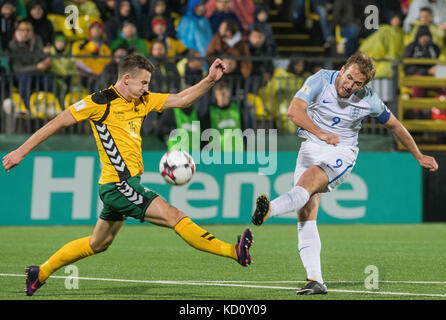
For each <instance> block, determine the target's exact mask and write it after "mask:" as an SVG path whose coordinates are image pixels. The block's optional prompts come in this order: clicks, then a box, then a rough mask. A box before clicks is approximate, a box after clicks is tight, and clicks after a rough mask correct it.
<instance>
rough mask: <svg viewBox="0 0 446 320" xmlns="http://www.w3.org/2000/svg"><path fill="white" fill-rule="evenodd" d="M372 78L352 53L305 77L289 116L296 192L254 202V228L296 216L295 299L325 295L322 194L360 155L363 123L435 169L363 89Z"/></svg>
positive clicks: (369, 66) (362, 57) (369, 65)
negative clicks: (294, 136)
mask: <svg viewBox="0 0 446 320" xmlns="http://www.w3.org/2000/svg"><path fill="white" fill-rule="evenodd" d="M374 75H375V64H374V62H373V60H372V59H371V58H370V57H369V56H367V55H366V54H364V53H360V52H357V53H355V54H353V55H352V56H351V57H350V58H349V59H348V60H347V62H346V63H345V65H344V66H343V67H342V68H341V69H340V70H339V71H336V70H325V69H322V70H320V71H319V72H317V73H315V74H314V75H312V76H310V77H308V79H307V80H306V81H305V83H304V85H303V86H302V88H301V89H300V90H299V91H298V92H297V93H296V95H295V96H294V99H293V100H292V101H291V104H290V107H289V110H288V117H289V118H290V119H291V120H292V121H293V122H294V123H295V124H296V125H297V126H298V127H300V129H299V131H298V135H299V136H300V137H302V138H304V139H305V140H306V141H304V142H303V143H302V145H301V148H300V150H299V153H298V157H297V163H296V169H295V172H294V184H293V185H294V187H293V188H292V189H291V190H290V191H288V192H287V193H285V194H283V195H281V196H279V197H278V198H276V199H274V200H272V201H271V202H270V201H269V199H268V198H267V197H266V196H265V195H261V196H259V197H258V198H257V203H256V209H255V212H254V214H253V216H252V222H253V223H254V224H255V225H261V224H262V223H263V221H265V220H266V219H267V218H270V217H275V216H279V215H281V214H284V213H287V212H290V211H297V216H298V227H297V230H298V250H299V254H300V257H301V260H302V263H303V266H304V267H305V269H306V272H307V283H306V284H305V286H304V287H303V288H301V289H299V290H298V291H297V292H296V294H325V293H327V288H326V286H325V284H324V281H323V278H322V272H321V262H320V252H321V241H320V238H319V233H318V229H317V225H316V219H317V212H318V208H319V202H320V199H321V193H323V192H330V191H332V190H333V189H334V188H336V187H337V186H338V185H339V184H341V183H342V182H343V181H344V180H345V178H346V177H347V176H348V175H349V173H350V172H351V170H352V169H353V167H354V165H355V162H356V158H357V156H358V151H359V148H358V146H357V144H358V132H359V130H360V128H361V121H362V120H363V119H364V118H365V117H367V116H372V117H375V119H377V120H378V122H379V123H381V124H383V125H384V126H385V127H386V128H388V129H389V130H390V131H392V133H393V134H394V135H395V137H396V138H397V139H398V140H399V141H400V142H401V143H402V144H403V145H404V146H405V147H406V148H407V150H408V151H409V152H410V153H411V154H412V155H413V156H414V157H415V159H416V160H417V161H418V162H419V164H420V165H421V166H423V167H425V168H428V169H429V170H430V171H435V170H437V169H438V164H437V162H436V161H435V159H434V158H433V157H430V156H427V155H423V154H422V153H421V152H420V150H419V149H418V147H417V145H416V143H415V141H414V140H413V138H412V136H411V135H410V134H409V132H408V131H407V130H406V129H405V128H404V126H403V125H402V124H401V122H399V121H398V120H397V119H396V118H395V116H394V115H393V114H392V113H391V112H390V111H389V109H388V108H387V106H386V105H385V104H384V103H383V102H382V101H381V99H380V98H379V97H378V95H377V94H376V93H375V92H373V90H372V89H370V88H369V87H366V84H367V83H368V82H369V81H370V80H371V79H372V78H373V77H374Z"/></svg>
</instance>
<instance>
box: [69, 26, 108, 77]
mask: <svg viewBox="0 0 446 320" xmlns="http://www.w3.org/2000/svg"><path fill="white" fill-rule="evenodd" d="M111 54H112V52H111V50H110V48H109V47H108V46H107V45H106V44H105V33H104V25H103V24H102V23H101V22H98V21H95V22H93V23H92V24H90V26H89V28H88V40H78V41H76V42H74V43H73V55H74V56H92V57H77V58H76V66H77V68H78V70H79V71H80V72H81V73H83V74H88V75H98V74H100V73H102V71H103V70H104V68H105V66H106V65H107V64H109V63H110V61H111V58H110V56H111ZM101 57H103V58H101Z"/></svg>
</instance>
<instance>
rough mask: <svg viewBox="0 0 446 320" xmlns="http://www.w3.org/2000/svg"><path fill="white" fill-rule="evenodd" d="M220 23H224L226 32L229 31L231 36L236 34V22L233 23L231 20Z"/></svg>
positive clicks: (237, 29) (237, 27)
mask: <svg viewBox="0 0 446 320" xmlns="http://www.w3.org/2000/svg"><path fill="white" fill-rule="evenodd" d="M222 23H226V30H228V31H231V33H232V34H236V33H237V31H239V26H238V24H237V21H235V19H233V18H229V19H226V20H223V22H222Z"/></svg>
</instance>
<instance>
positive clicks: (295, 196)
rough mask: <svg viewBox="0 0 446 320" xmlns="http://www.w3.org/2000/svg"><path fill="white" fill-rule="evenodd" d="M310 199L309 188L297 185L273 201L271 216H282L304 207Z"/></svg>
mask: <svg viewBox="0 0 446 320" xmlns="http://www.w3.org/2000/svg"><path fill="white" fill-rule="evenodd" d="M309 199H310V194H309V193H308V191H307V190H305V189H304V188H302V187H300V186H295V187H293V189H291V190H290V191H288V192H287V193H284V194H282V195H281V196H279V197H277V198H276V199H274V200H272V201H271V212H270V213H269V216H270V217H275V216H280V215H282V214H284V213H288V212H296V211H297V210H299V209H300V208H302V207H303V206H304V205H305V204H306V203H307V202H308V200H309Z"/></svg>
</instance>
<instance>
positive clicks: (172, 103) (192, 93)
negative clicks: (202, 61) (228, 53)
mask: <svg viewBox="0 0 446 320" xmlns="http://www.w3.org/2000/svg"><path fill="white" fill-rule="evenodd" d="M225 70H226V65H225V64H224V63H223V61H222V60H220V59H216V60H215V61H214V63H212V65H211V66H210V68H209V73H208V75H207V76H206V77H205V78H204V79H202V80H201V81H200V82H199V83H197V84H196V85H194V86H192V87H189V88H187V89H185V90H183V91H181V92H179V93H177V94H170V95H169V97H168V98H167V100H166V103H165V104H164V109H169V108H186V107H188V106H190V105H191V104H192V103H194V102H195V101H196V100H198V99H200V98H201V97H202V96H203V95H204V94H205V93H206V92H208V91H209V90H210V89H211V88H212V87H213V86H214V84H215V83H216V82H217V81H218V80H220V79H221V77H222V76H223V73H224V72H225Z"/></svg>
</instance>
